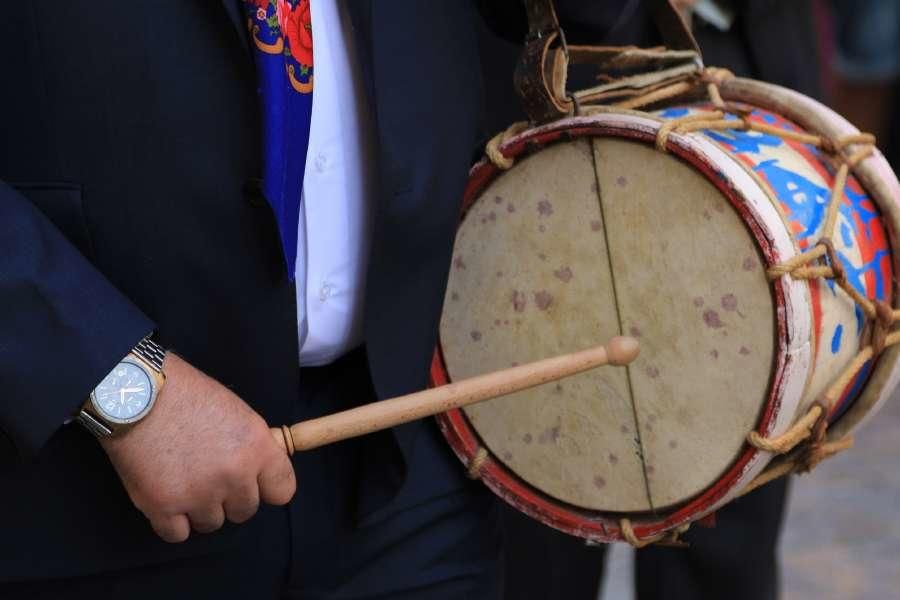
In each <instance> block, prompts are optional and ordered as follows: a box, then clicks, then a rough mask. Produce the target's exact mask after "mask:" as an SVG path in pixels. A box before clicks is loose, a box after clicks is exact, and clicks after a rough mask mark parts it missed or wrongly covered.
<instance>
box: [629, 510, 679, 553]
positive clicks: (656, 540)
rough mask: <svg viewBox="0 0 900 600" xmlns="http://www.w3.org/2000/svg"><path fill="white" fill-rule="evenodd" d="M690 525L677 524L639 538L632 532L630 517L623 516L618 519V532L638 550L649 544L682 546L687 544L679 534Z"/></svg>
mask: <svg viewBox="0 0 900 600" xmlns="http://www.w3.org/2000/svg"><path fill="white" fill-rule="evenodd" d="M690 526H691V524H690V523H684V524H683V525H679V526H678V527H675V528H674V529H669V530H667V531H662V532H660V533H657V534H655V535H651V536H649V537H645V538H639V537H638V536H637V534H635V532H634V528H633V527H632V525H631V520H630V519H628V518H625V517H623V518H621V519H619V532H620V533H621V534H622V539H623V540H625V541H626V542H628V543H629V544H630V545H631V546H632V547H634V548H637V549H638V550H640V549H641V548H646V547H647V546H651V545H656V546H672V547H676V548H684V547H686V546H687V545H688V544H687V543H686V542H683V541H681V539H680V538H681V535H682V534H683V533H684V532H686V531H687V530H688V529H689V528H690Z"/></svg>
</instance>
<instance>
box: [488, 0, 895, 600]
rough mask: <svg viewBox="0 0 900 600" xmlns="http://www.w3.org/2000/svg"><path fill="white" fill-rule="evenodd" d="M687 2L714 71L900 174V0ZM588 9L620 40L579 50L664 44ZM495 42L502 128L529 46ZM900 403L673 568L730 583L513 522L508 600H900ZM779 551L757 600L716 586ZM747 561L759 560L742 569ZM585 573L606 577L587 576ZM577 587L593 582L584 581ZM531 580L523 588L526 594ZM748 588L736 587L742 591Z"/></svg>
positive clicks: (574, 84)
mask: <svg viewBox="0 0 900 600" xmlns="http://www.w3.org/2000/svg"><path fill="white" fill-rule="evenodd" d="M563 4H565V0H557V7H558V8H561V7H562V5H563ZM675 4H677V5H678V6H679V7H680V9H681V10H682V12H683V14H684V15H685V16H686V17H687V18H688V19H689V20H690V22H691V25H692V29H693V31H694V35H695V37H696V38H697V41H698V43H699V45H700V47H701V50H702V51H703V54H704V60H705V62H706V64H707V65H709V66H722V67H726V68H729V69H730V70H732V71H733V72H734V73H735V74H737V75H739V76H745V77H752V78H755V79H760V80H764V81H769V82H772V83H777V84H779V85H783V86H786V87H790V88H792V89H795V90H797V91H800V92H802V93H804V94H806V95H808V96H811V97H813V98H816V99H818V100H820V101H822V102H824V103H825V104H827V105H829V106H831V107H832V108H833V109H835V110H836V111H837V112H838V113H840V114H842V115H844V116H845V117H846V118H847V119H848V120H849V121H850V122H852V123H853V124H854V125H856V126H857V127H858V128H859V129H860V130H862V131H867V132H870V133H873V134H875V135H876V137H877V139H878V147H879V148H880V149H881V151H882V152H883V153H884V154H885V155H886V156H887V157H888V159H889V160H890V161H891V164H892V165H893V167H894V170H895V171H897V170H898V169H900V118H898V114H900V111H898V108H900V89H898V88H900V77H898V75H900V0H676V2H675ZM583 5H584V7H589V8H583V9H580V10H581V14H582V15H583V18H587V19H591V18H596V21H595V22H594V23H592V25H596V24H597V23H600V24H601V25H602V26H601V27H600V28H599V29H600V30H605V31H607V34H606V35H605V37H603V39H593V38H591V39H584V38H582V39H579V35H580V34H581V32H579V31H578V28H577V27H574V26H573V27H571V28H567V30H566V34H567V37H568V38H569V42H570V43H573V40H574V43H591V44H598V45H624V44H635V45H641V46H652V45H655V44H656V43H658V39H657V38H656V37H655V31H654V27H653V25H652V22H651V20H650V19H649V16H648V14H647V11H646V7H645V6H644V4H643V3H642V2H641V0H604V1H603V2H596V3H588V2H584V3H583ZM561 14H562V13H561ZM596 30H597V28H595V29H594V31H596ZM481 43H482V44H483V45H484V51H483V52H482V55H483V56H484V57H485V58H484V59H483V69H484V72H485V78H484V79H485V93H486V99H487V103H488V108H489V111H488V113H489V117H488V123H487V124H486V129H487V130H488V131H489V132H491V133H495V132H498V131H500V130H502V129H504V128H505V127H506V126H507V125H509V124H510V123H511V122H513V121H515V120H519V119H521V118H523V116H522V113H521V112H520V110H519V108H518V99H517V97H516V95H515V92H514V90H513V87H512V81H511V77H510V76H509V75H510V74H511V72H512V68H513V66H514V64H515V62H516V60H517V59H518V56H519V51H520V47H519V46H518V45H516V44H513V43H511V42H508V41H504V40H500V39H498V38H496V37H495V36H493V35H492V34H491V33H490V31H489V30H487V29H486V28H485V29H484V30H483V31H482V35H481ZM589 83H590V82H578V81H577V74H572V78H571V79H570V86H569V87H570V88H572V89H577V88H578V87H579V86H580V85H581V86H586V85H588V84H589ZM894 400H895V401H894V402H893V403H890V404H888V405H887V406H885V407H884V408H883V409H882V410H881V411H880V412H879V413H878V414H877V415H876V416H875V417H874V418H872V419H871V420H870V421H869V422H868V423H867V424H866V425H865V426H863V427H862V428H861V429H860V430H859V431H858V432H857V434H856V436H855V437H856V446H855V448H853V449H852V450H850V451H848V452H845V453H843V454H840V455H838V456H837V457H835V458H833V459H831V460H828V461H825V462H824V463H823V464H821V465H820V466H819V467H818V468H817V469H816V470H815V471H814V472H813V473H811V474H808V475H804V476H801V477H795V478H792V480H791V481H790V483H789V484H788V485H786V486H784V485H781V486H780V488H779V489H775V490H772V491H771V492H770V496H771V497H772V498H774V500H771V501H767V502H768V504H767V505H764V504H760V506H758V507H749V506H748V507H747V508H748V509H750V508H752V510H745V511H744V512H745V513H746V514H745V517H743V518H744V520H745V523H744V526H745V527H747V528H746V529H744V530H743V532H744V533H743V534H742V533H741V531H742V530H740V529H737V530H731V531H728V530H726V531H720V535H721V536H724V537H725V539H720V540H719V542H722V543H723V546H724V547H727V548H728V549H729V550H728V551H726V552H725V553H724V554H723V555H722V556H721V557H720V560H719V564H718V566H715V563H711V562H709V561H708V556H707V557H706V558H705V559H702V558H695V557H694V556H693V555H690V553H688V554H687V555H685V556H686V557H685V558H679V559H676V560H680V561H682V562H683V563H685V564H682V565H676V566H674V567H672V568H673V569H675V570H679V569H680V570H681V571H683V572H685V573H687V574H688V575H685V576H686V577H687V579H685V580H684V581H688V582H689V579H690V571H691V570H692V569H693V577H694V578H695V579H697V578H699V579H700V580H704V579H713V578H719V579H722V580H726V581H725V582H724V583H722V585H721V586H719V587H707V588H706V589H700V590H698V589H696V588H695V587H691V586H690V585H688V586H680V585H674V586H670V587H669V589H668V590H663V591H660V590H658V589H654V590H648V589H647V582H646V579H647V573H649V572H653V571H650V570H648V569H646V568H645V570H644V571H643V573H644V574H643V575H642V574H641V573H642V571H641V568H640V567H639V565H640V563H641V558H640V557H639V559H637V560H636V558H635V552H634V551H633V550H632V549H631V548H629V547H627V546H625V545H615V546H612V547H610V548H608V549H607V550H606V552H604V551H603V549H602V548H601V549H598V550H597V551H596V552H595V553H593V554H591V553H590V551H586V550H584V549H582V548H578V547H576V544H577V542H576V544H573V543H572V541H571V540H568V539H562V538H558V537H553V536H551V535H548V534H544V533H542V532H540V531H528V532H526V531H525V530H524V529H522V528H524V527H529V525H528V524H526V523H524V521H522V520H517V519H516V516H515V515H509V516H508V524H507V527H508V530H509V532H510V533H509V535H514V536H518V538H519V541H521V542H523V543H521V544H518V545H517V546H518V547H521V546H524V545H527V546H528V547H529V550H528V551H527V552H525V553H523V555H522V556H512V557H511V558H510V560H509V562H510V564H511V565H512V566H511V567H510V569H509V575H508V577H507V579H508V584H509V583H510V582H512V584H513V587H512V589H511V591H509V593H508V594H507V598H509V599H512V598H516V597H528V598H534V599H540V598H545V597H546V598H566V600H581V599H584V598H590V597H591V596H594V597H595V598H599V599H602V600H631V599H636V600H647V599H651V598H652V599H656V598H673V599H678V600H681V599H682V598H686V599H692V598H729V599H730V598H736V597H740V598H743V597H753V598H758V599H759V600H766V599H768V598H772V597H780V598H789V599H795V598H800V599H806V598H815V599H832V598H834V599H841V600H856V599H887V598H900V518H898V516H900V459H898V449H900V394H898V397H897V398H895V399H894ZM748 498H749V496H748ZM754 511H757V513H758V514H762V513H764V512H766V511H768V513H769V514H768V515H767V516H766V517H765V518H763V517H760V527H762V526H764V525H766V524H767V526H769V527H771V529H772V531H773V532H774V533H773V534H772V535H771V536H770V537H771V538H773V539H772V540H770V541H769V542H768V543H769V547H768V549H767V550H766V549H763V550H760V548H759V547H755V548H752V549H751V548H750V546H749V545H748V546H746V552H744V551H743V550H744V547H743V546H742V544H751V543H752V544H756V545H757V546H758V545H759V544H758V540H756V541H753V542H749V541H748V539H749V536H748V535H746V532H747V531H748V530H752V527H753V520H754V519H755V518H756V517H755V515H754ZM773 512H774V514H775V516H774V517H772V513H773ZM779 519H781V520H779ZM763 521H764V522H763ZM779 523H780V524H781V528H780V533H778V532H779V528H778V525H779ZM719 529H720V530H721V529H723V528H722V527H720V528H719ZM520 530H521V531H520ZM729 536H730V537H729ZM524 542H527V544H525V543H524ZM717 543H718V542H717ZM700 546H701V547H702V543H701V544H700ZM773 548H774V550H773ZM641 552H642V553H647V551H646V550H644V551H641ZM766 553H768V555H774V557H775V560H774V561H772V562H774V564H775V565H776V566H775V567H774V568H773V569H770V571H769V572H765V573H764V572H763V571H759V573H760V575H759V577H760V578H761V579H767V580H769V583H771V586H770V587H765V586H763V588H761V590H762V591H757V590H744V593H745V594H747V595H746V596H745V595H741V593H735V592H734V591H732V592H727V593H726V592H716V591H710V590H713V589H715V590H728V589H729V588H728V583H727V579H729V578H733V577H746V578H747V581H753V578H754V571H755V570H758V564H759V561H760V560H764V559H765V557H766V556H765V555H766ZM703 560H707V562H705V563H704V562H702V561H703ZM692 561H693V562H694V564H690V563H692ZM742 561H746V562H747V563H750V564H748V565H743V566H742V565H741V564H740V563H741V562H742ZM644 562H646V561H644ZM595 565H596V566H595ZM711 565H714V566H711ZM657 566H658V565H657ZM720 566H721V567H722V568H719V567H720ZM530 570H537V571H542V572H545V573H546V572H550V573H554V575H552V576H550V577H546V576H542V578H541V579H538V578H531V579H529V578H528V577H527V575H523V573H527V572H528V571H530ZM717 570H718V571H719V572H717ZM585 572H590V573H593V574H595V577H596V578H595V579H593V580H592V579H591V578H590V576H586V577H585V576H582V575H583V574H584V573H585ZM654 573H661V571H655V572H654ZM642 577H643V578H644V581H641V578H642ZM548 579H549V581H548ZM575 579H580V582H578V583H577V585H575V583H573V581H572V580H575ZM517 581H518V582H519V583H521V586H519V587H516V582H517ZM675 581H678V579H677V578H676V579H675ZM636 583H638V586H636V585H635V584H636ZM641 585H643V586H644V589H642V590H641V592H640V594H638V593H637V592H636V591H635V589H636V587H641ZM662 585H663V584H660V585H659V586H657V587H661V586H662ZM741 585H743V584H741V583H736V584H733V588H732V590H734V589H737V588H739V587H740V586H741ZM508 587H509V585H508ZM650 587H652V586H650ZM576 588H577V589H576ZM595 590H596V591H595ZM522 594H525V595H522Z"/></svg>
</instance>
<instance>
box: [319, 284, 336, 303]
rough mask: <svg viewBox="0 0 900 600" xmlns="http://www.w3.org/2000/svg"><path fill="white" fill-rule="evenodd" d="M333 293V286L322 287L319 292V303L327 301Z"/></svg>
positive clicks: (325, 285)
mask: <svg viewBox="0 0 900 600" xmlns="http://www.w3.org/2000/svg"><path fill="white" fill-rule="evenodd" d="M333 293H334V286H333V285H331V284H330V283H326V284H323V285H322V288H321V289H320V290H319V301H320V302H325V301H326V300H328V299H329V298H330V297H331V295H332V294H333Z"/></svg>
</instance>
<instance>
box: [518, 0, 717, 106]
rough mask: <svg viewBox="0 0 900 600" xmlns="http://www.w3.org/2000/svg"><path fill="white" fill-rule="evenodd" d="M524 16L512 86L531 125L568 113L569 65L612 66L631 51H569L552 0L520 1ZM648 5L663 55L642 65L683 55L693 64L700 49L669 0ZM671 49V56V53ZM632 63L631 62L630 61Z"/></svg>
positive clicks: (653, 0) (652, 0)
mask: <svg viewBox="0 0 900 600" xmlns="http://www.w3.org/2000/svg"><path fill="white" fill-rule="evenodd" d="M524 2H525V9H526V12H527V14H528V36H527V38H526V40H525V48H524V49H523V51H522V57H521V58H520V59H519V64H518V65H517V67H516V72H515V76H514V83H515V86H516V90H517V91H518V93H519V97H520V98H521V99H522V104H523V108H524V109H525V113H526V114H527V115H528V117H529V118H530V119H531V120H532V121H533V122H535V123H545V122H547V121H553V120H555V119H559V118H561V117H564V116H567V115H571V114H572V112H573V109H574V106H573V101H572V98H571V97H570V96H568V94H567V92H566V77H567V74H568V68H569V62H570V61H571V62H573V63H578V62H590V63H594V64H597V65H599V66H601V67H602V66H603V65H604V64H610V65H612V64H615V63H616V62H621V61H620V60H619V61H617V58H622V57H620V56H619V55H620V54H622V53H624V52H626V51H632V52H631V55H632V56H633V54H634V53H633V51H634V50H635V48H634V47H622V48H610V47H602V46H578V47H577V51H576V52H572V53H570V52H569V50H568V48H567V47H566V44H565V34H564V33H563V31H562V29H561V28H560V26H559V20H558V19H557V17H556V10H555V8H554V5H553V0H524ZM645 2H647V3H648V6H649V8H650V11H651V14H652V16H653V19H654V22H655V23H656V27H657V29H658V30H659V32H660V34H661V35H662V38H663V42H664V43H665V45H666V48H667V51H666V52H661V53H660V52H657V53H655V55H654V54H652V53H651V55H650V56H648V57H647V59H646V60H647V63H646V66H647V68H648V70H649V69H651V68H653V67H654V66H655V65H656V64H657V63H658V62H659V58H660V57H661V56H663V55H665V56H666V57H667V58H669V59H671V58H672V56H676V57H678V56H679V55H680V56H682V57H683V56H688V57H691V59H692V60H694V62H698V63H700V64H702V63H701V62H700V61H699V56H700V50H699V48H698V47H697V42H696V41H695V40H694V36H693V35H692V34H691V32H690V30H689V29H688V26H687V24H685V22H684V20H683V19H682V18H681V15H680V14H679V12H678V11H677V10H676V9H675V7H674V6H672V4H671V1H670V0H645ZM671 51H675V52H671ZM632 62H633V59H632Z"/></svg>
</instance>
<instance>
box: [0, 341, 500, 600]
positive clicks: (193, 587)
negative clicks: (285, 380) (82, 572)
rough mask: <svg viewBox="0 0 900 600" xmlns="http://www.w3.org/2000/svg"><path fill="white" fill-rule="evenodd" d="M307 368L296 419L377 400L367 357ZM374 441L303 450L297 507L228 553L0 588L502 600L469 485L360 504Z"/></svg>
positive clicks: (436, 444) (10, 591) (485, 523)
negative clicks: (406, 499)
mask: <svg viewBox="0 0 900 600" xmlns="http://www.w3.org/2000/svg"><path fill="white" fill-rule="evenodd" d="M301 371H302V373H301V375H302V389H303V392H302V396H301V398H300V399H299V403H298V405H297V410H296V416H297V418H307V417H308V416H309V415H311V414H321V413H325V412H330V411H331V410H335V409H337V408H340V407H343V405H344V403H346V402H348V401H349V399H353V400H352V401H353V403H358V402H363V401H366V400H369V399H371V398H372V394H373V392H372V390H371V385H370V383H369V380H368V370H367V367H366V361H365V355H364V353H363V352H361V351H357V352H354V353H351V354H350V355H348V356H347V357H345V358H344V359H342V360H340V361H338V362H337V363H335V364H333V365H329V366H327V367H318V368H308V369H307V368H305V369H302V370H301ZM427 431H428V435H431V436H432V437H433V439H425V440H422V441H421V443H420V444H419V445H418V446H417V451H418V452H429V451H431V452H449V448H448V447H447V446H446V444H444V442H443V440H441V439H439V435H440V434H439V433H438V431H437V428H436V427H432V428H430V429H428V430H427ZM389 435H390V434H389V433H384V436H389ZM376 436H377V434H376ZM385 439H386V438H384V437H382V438H381V441H384V440H385ZM378 441H379V440H378V439H377V437H376V438H370V439H368V440H364V439H359V440H348V441H346V442H341V443H338V444H334V445H331V446H327V447H324V448H320V449H318V450H313V451H309V452H306V453H298V454H296V455H295V456H294V464H295V467H296V471H297V482H298V484H297V494H296V496H295V497H294V499H293V501H292V502H291V504H290V505H289V506H287V507H263V508H262V509H261V510H260V512H259V513H258V514H257V515H256V516H255V517H254V518H253V519H252V520H251V521H249V522H248V523H245V524H244V525H241V526H239V527H238V535H237V536H236V543H235V544H233V545H232V547H230V548H229V549H227V550H224V551H222V552H216V553H212V554H208V555H204V556H199V557H193V558H190V559H184V560H178V561H170V562H167V563H162V564H154V565H147V566H144V567H141V568H134V569H127V570H123V571H118V572H112V573H103V574H100V575H94V576H88V577H80V578H72V579H65V580H59V581H43V582H27V583H21V584H13V585H6V586H3V585H0V598H3V599H4V600H13V599H19V598H22V599H23V600H24V599H26V598H27V599H28V600H39V599H45V598H46V599H48V600H49V599H53V600H60V599H69V598H72V599H80V598H84V599H86V600H87V599H91V600H96V599H97V598H119V597H121V598H128V599H129V600H141V599H144V598H146V599H147V600H179V599H181V598H190V599H191V600H203V599H206V598H209V599H210V600H229V599H232V598H233V599H235V600H250V599H253V600H268V599H273V600H274V599H303V600H307V599H323V600H324V599H338V598H340V599H360V600H362V599H366V600H375V599H380V598H385V599H387V598H390V599H392V600H393V599H398V600H403V599H416V600H418V599H423V600H431V599H434V600H444V599H446V600H450V599H454V600H455V599H465V598H471V599H472V600H491V599H498V600H499V598H500V597H501V587H500V586H501V585H502V581H501V570H500V557H499V555H500V546H499V544H500V533H499V523H498V517H497V514H496V508H497V504H496V502H495V500H494V498H493V497H492V496H491V495H490V494H489V493H488V492H487V491H486V490H484V489H483V486H480V485H479V484H475V483H472V484H468V483H467V484H464V485H463V486H462V487H457V488H456V489H454V490H453V491H452V492H448V493H444V494H441V495H438V496H434V497H426V498H421V499H420V500H419V501H418V502H416V503H414V504H412V505H409V504H406V505H404V506H402V507H400V508H398V509H396V510H392V509H391V505H390V504H388V505H387V507H386V508H384V507H382V508H381V510H379V511H378V513H377V515H376V517H374V518H367V515H366V514H363V513H364V512H365V511H363V510H362V508H364V507H365V504H366V501H367V499H365V498H361V497H360V489H361V484H362V483H363V482H364V479H365V477H366V476H367V473H366V464H367V461H370V460H372V459H373V458H376V459H377V458H378V457H381V456H383V457H390V452H384V451H383V449H379V448H382V447H381V446H379V444H378ZM373 442H374V443H373ZM454 460H455V459H454ZM414 464H415V463H414ZM400 468H401V469H402V464H401V465H400ZM428 475H429V474H427V473H425V474H417V473H407V477H414V476H425V477H427V476H428ZM370 488H372V486H368V487H367V488H366V489H370ZM148 526H149V525H148ZM195 535H197V534H195ZM72 543H80V542H79V540H72Z"/></svg>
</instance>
